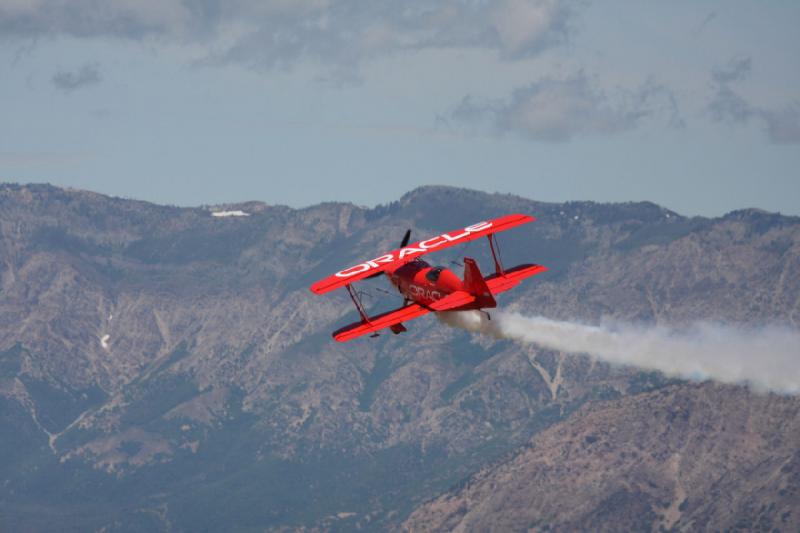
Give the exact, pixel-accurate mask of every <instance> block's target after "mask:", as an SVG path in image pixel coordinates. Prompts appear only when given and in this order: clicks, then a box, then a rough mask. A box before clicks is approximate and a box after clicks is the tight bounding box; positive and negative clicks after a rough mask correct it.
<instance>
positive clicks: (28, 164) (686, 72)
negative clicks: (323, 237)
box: [0, 0, 800, 215]
mask: <svg viewBox="0 0 800 533" xmlns="http://www.w3.org/2000/svg"><path fill="white" fill-rule="evenodd" d="M798 27H800V4H798V3H796V2H736V1H725V2H688V1H687V2H683V1H678V2H669V3H666V2H614V1H610V2H598V1H594V2H592V1H580V2H575V1H561V2H560V1H555V0H503V1H480V0H472V1H461V0H449V1H439V2H433V1H425V0H408V1H406V2H392V1H383V0H373V1H370V2H363V1H337V0H262V1H256V0H235V1H230V2H220V1H216V0H202V1H196V2H190V1H188V0H108V1H107V2H102V3H99V4H98V3H97V2H94V1H92V0H70V1H66V0H0V180H2V181H17V182H50V183H53V184H56V185H62V186H71V187H78V188H85V189H91V190H96V191H99V192H103V193H108V194H113V195H118V196H125V197H133V198H140V199H145V200H150V201H155V202H160V203H172V204H178V205H198V204H214V203H224V202H234V201H243V200H262V201H265V202H268V203H281V204H288V205H291V206H298V207H299V206H305V205H310V204H314V203H317V202H320V201H325V200H346V201H352V202H355V203H357V204H363V205H374V204H377V203H385V202H388V201H392V200H394V199H396V198H397V197H399V196H400V195H401V194H403V193H404V192H407V191H408V190H410V189H412V188H414V187H417V186H419V185H425V184H449V185H457V186H465V187H470V188H476V189H481V190H486V191H490V192H493V191H499V192H509V193H514V194H519V195H522V196H526V197H529V198H534V199H538V200H544V201H566V200H595V201H628V200H651V201H655V202H658V203H660V204H662V205H665V206H666V207H669V208H671V209H674V210H676V211H678V212H681V213H684V214H689V215H694V214H701V215H720V214H722V213H725V212H727V211H730V210H732V209H736V208H741V207H760V208H763V209H768V210H770V211H781V212H783V213H787V214H795V215H797V214H800V172H798V168H800V53H799V52H800V32H798V31H797V28H798Z"/></svg>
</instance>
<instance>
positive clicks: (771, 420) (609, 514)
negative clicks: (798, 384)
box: [405, 384, 800, 531]
mask: <svg viewBox="0 0 800 533" xmlns="http://www.w3.org/2000/svg"><path fill="white" fill-rule="evenodd" d="M799 411H800V403H798V402H797V401H796V400H795V399H793V398H787V397H780V396H775V395H763V396H754V395H752V394H749V393H747V391H745V390H743V389H741V388H732V387H723V386H716V385H711V384H705V385H698V386H685V385H682V386H671V387H665V388H662V389H660V390H659V391H656V392H650V393H646V394H640V395H635V396H628V397H626V398H622V399H618V400H614V401H610V402H604V403H599V404H593V405H586V406H584V408H582V409H581V410H580V411H579V412H578V413H576V414H575V415H573V416H572V417H570V418H569V419H568V420H567V421H565V422H562V423H560V424H557V425H556V426H554V427H551V428H550V429H548V430H546V431H543V432H542V433H540V434H538V435H537V436H535V437H534V438H533V439H532V441H531V442H530V444H529V445H528V446H527V447H526V448H525V449H524V451H521V452H519V453H517V454H516V455H515V456H514V457H513V458H511V459H509V460H507V461H504V462H502V463H500V464H496V465H493V466H491V467H488V468H486V469H485V470H484V471H482V472H480V473H478V474H477V475H475V476H474V477H472V478H470V479H469V480H468V481H467V482H465V483H464V484H463V486H461V487H459V488H458V489H456V490H455V491H452V492H451V493H449V494H446V495H443V496H441V497H439V498H437V499H435V500H433V501H431V502H429V503H427V504H425V505H424V506H422V507H421V508H420V509H418V510H416V511H415V512H414V513H413V514H412V516H411V517H410V518H409V520H408V521H407V522H406V524H405V528H406V529H407V530H410V531H423V530H431V529H433V530H454V531H524V530H531V529H532V530H541V531H651V530H655V531H659V530H661V531H664V530H666V531H672V530H675V531H737V530H738V531H776V530H778V531H798V529H800V512H798V509H800V449H799V448H798V443H800V416H798V414H799Z"/></svg>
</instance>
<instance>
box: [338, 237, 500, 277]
mask: <svg viewBox="0 0 800 533" xmlns="http://www.w3.org/2000/svg"><path fill="white" fill-rule="evenodd" d="M486 238H487V239H489V248H491V249H492V258H493V259H494V271H495V272H496V273H497V275H498V276H505V274H506V273H505V271H504V270H503V263H501V262H500V253H499V252H500V245H499V244H498V245H497V251H495V249H494V248H495V243H496V242H497V238H496V237H495V236H494V233H490V234H489V235H487V236H486ZM348 286H349V285H348Z"/></svg>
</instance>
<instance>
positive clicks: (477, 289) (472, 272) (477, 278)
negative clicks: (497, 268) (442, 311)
mask: <svg viewBox="0 0 800 533" xmlns="http://www.w3.org/2000/svg"><path fill="white" fill-rule="evenodd" d="M464 290H465V291H467V292H468V293H470V294H472V295H473V296H475V301H476V302H477V303H478V305H479V306H480V307H497V302H496V301H495V299H494V296H492V291H491V290H490V289H489V286H488V285H486V281H485V280H484V279H483V275H482V274H481V270H480V269H479V268H478V263H476V262H475V260H474V259H472V258H471V257H465V258H464Z"/></svg>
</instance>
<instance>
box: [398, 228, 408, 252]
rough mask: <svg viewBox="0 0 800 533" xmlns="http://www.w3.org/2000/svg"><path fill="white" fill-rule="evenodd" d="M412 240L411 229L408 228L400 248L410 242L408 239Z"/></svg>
mask: <svg viewBox="0 0 800 533" xmlns="http://www.w3.org/2000/svg"><path fill="white" fill-rule="evenodd" d="M410 240H411V230H410V229H407V230H406V234H405V235H404V236H403V240H402V241H400V248H403V247H405V246H406V245H407V244H408V241H410Z"/></svg>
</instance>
